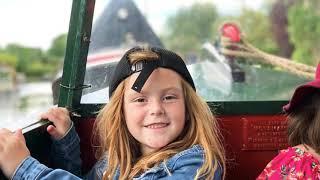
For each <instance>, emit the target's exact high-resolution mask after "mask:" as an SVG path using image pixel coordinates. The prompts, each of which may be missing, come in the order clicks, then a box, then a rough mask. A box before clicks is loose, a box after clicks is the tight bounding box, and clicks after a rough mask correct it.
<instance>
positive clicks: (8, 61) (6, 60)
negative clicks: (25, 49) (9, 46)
mask: <svg viewBox="0 0 320 180" xmlns="http://www.w3.org/2000/svg"><path fill="white" fill-rule="evenodd" d="M1 64H4V65H9V66H11V67H13V68H15V67H16V66H17V57H16V56H13V55H10V54H7V53H0V65H1Z"/></svg>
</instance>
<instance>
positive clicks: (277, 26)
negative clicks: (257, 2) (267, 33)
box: [270, 0, 296, 58]
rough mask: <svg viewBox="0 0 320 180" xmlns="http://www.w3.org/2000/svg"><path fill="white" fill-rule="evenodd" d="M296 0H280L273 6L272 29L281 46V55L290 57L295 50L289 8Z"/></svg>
mask: <svg viewBox="0 0 320 180" xmlns="http://www.w3.org/2000/svg"><path fill="white" fill-rule="evenodd" d="M295 1H296V0H278V1H276V2H275V3H274V4H273V5H272V8H271V12H270V20H271V30H272V33H273V37H274V38H275V41H276V43H277V45H278V46H279V47H280V49H279V51H280V52H279V55H280V56H283V57H286V58H290V57H291V54H292V52H293V50H294V47H293V44H292V43H291V42H290V41H289V34H288V31H287V27H288V17H287V13H288V8H289V7H290V6H291V5H293V3H294V2H295Z"/></svg>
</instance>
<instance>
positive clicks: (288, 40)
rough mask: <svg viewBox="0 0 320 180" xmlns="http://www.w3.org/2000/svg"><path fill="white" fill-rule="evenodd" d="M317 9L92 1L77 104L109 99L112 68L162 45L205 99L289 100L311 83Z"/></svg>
mask: <svg viewBox="0 0 320 180" xmlns="http://www.w3.org/2000/svg"><path fill="white" fill-rule="evenodd" d="M168 4H170V6H168ZM315 4H317V6H318V3H315V2H313V1H305V2H304V3H302V2H300V1H299V2H298V1H285V2H282V1H281V2H280V1H279V2H278V1H267V0H257V1H254V2H253V1H198V0H188V1H163V0H161V1H160V0H153V1H147V0H144V1H142V0H141V1H140V0H108V1H103V2H102V1H97V2H96V6H95V13H94V21H93V26H92V33H91V43H90V47H89V54H88V61H87V70H86V76H85V84H90V85H91V88H87V89H84V90H83V96H82V99H81V103H82V104H97V103H105V102H107V101H108V83H109V80H110V76H111V74H112V72H113V70H114V67H115V65H116V63H117V61H118V60H119V59H120V58H121V56H122V55H123V53H124V52H125V51H126V50H127V49H129V48H130V47H132V46H135V45H151V46H160V47H165V48H168V49H170V50H173V51H175V52H177V53H178V54H179V55H181V56H182V57H183V59H185V61H186V63H187V66H188V69H189V70H190V73H191V75H192V77H193V79H194V81H195V85H196V88H197V91H198V92H199V93H200V95H201V96H202V97H203V98H204V99H205V100H206V101H214V102H215V101H222V102H225V101H286V100H288V99H289V98H290V97H291V95H292V93H293V91H294V88H295V87H296V86H298V85H299V84H302V83H304V82H306V81H309V80H310V79H312V78H313V72H314V69H315V68H314V66H315V65H316V63H317V62H316V59H317V57H319V53H318V52H319V47H318V46H316V44H318V43H317V42H318V41H317V40H319V38H318V37H320V36H318V35H317V34H316V33H317V32H316V29H317V28H316V27H318V29H319V27H320V25H319V24H320V23H319V22H320V21H317V20H319V19H320V15H319V13H317V11H316V9H315V8H314V7H315V6H316V5H315ZM161 7H163V8H161ZM301 13H302V14H303V13H307V14H308V16H309V17H310V18H309V19H304V17H305V16H304V15H301ZM297 16H299V18H297ZM279 18H280V20H279ZM312 18H313V19H312ZM311 24H313V25H314V28H313V29H312V27H311ZM315 24H316V25H315ZM301 25H303V26H305V27H308V28H309V27H310V28H309V29H308V30H306V31H308V32H304V34H307V37H308V38H303V37H302V36H301V35H299V33H302V32H303V31H304V30H302V29H301V28H300V27H299V26H301ZM304 29H305V28H304ZM287 30H288V31H287ZM318 33H319V32H318ZM315 37H317V38H315ZM301 43H304V44H305V45H306V46H305V47H303V45H302V44H301ZM285 62H290V63H289V64H287V63H285ZM301 64H302V65H301ZM300 67H306V68H305V69H304V68H300ZM301 69H302V70H301Z"/></svg>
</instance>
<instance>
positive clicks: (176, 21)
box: [162, 3, 218, 54]
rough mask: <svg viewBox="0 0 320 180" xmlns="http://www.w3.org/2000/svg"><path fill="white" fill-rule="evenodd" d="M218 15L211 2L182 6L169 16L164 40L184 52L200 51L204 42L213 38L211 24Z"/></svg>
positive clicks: (170, 47)
mask: <svg viewBox="0 0 320 180" xmlns="http://www.w3.org/2000/svg"><path fill="white" fill-rule="evenodd" d="M217 16H218V15H217V11H216V8H215V6H214V5H212V4H211V3H203V4H200V3H198V4H193V5H192V6H191V7H189V8H182V9H180V10H178V12H177V13H176V14H175V15H173V16H171V17H169V18H168V20H167V22H166V26H167V32H166V34H164V35H162V37H163V38H164V40H163V42H165V44H166V46H167V47H168V48H169V49H174V50H175V51H177V52H179V53H182V54H186V53H188V52H194V51H199V50H200V48H201V44H202V43H204V42H205V41H209V40H210V39H212V38H213V36H212V34H211V25H212V24H213V23H214V22H215V20H216V19H217Z"/></svg>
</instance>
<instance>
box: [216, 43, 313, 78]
mask: <svg viewBox="0 0 320 180" xmlns="http://www.w3.org/2000/svg"><path fill="white" fill-rule="evenodd" d="M241 39H242V40H241V42H240V43H233V42H231V41H230V40H229V38H225V37H222V38H221V45H222V48H221V52H222V53H223V54H225V55H228V56H236V57H244V58H245V59H246V60H251V61H253V60H258V61H259V62H261V63H265V64H271V65H273V66H276V67H280V68H282V69H284V70H287V71H288V72H291V73H294V74H296V75H298V76H304V77H307V78H310V79H313V78H314V74H315V71H316V68H315V67H313V66H308V65H305V64H301V63H297V62H294V61H292V60H290V59H287V58H283V57H279V56H275V55H272V54H268V53H266V52H263V51H261V50H259V49H258V48H256V47H254V46H253V45H251V44H250V43H249V42H247V41H246V40H244V39H243V38H241Z"/></svg>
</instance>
